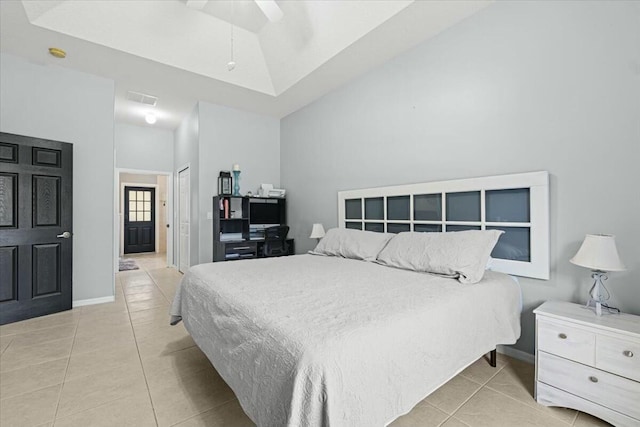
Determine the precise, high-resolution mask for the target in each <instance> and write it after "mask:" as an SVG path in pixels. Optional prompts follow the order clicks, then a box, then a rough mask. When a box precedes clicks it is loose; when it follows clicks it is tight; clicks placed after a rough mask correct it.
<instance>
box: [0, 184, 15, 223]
mask: <svg viewBox="0 0 640 427" xmlns="http://www.w3.org/2000/svg"><path fill="white" fill-rule="evenodd" d="M0 203H1V204H0V229H2V228H16V227H17V226H18V223H17V221H18V174H15V173H6V172H4V173H0Z"/></svg>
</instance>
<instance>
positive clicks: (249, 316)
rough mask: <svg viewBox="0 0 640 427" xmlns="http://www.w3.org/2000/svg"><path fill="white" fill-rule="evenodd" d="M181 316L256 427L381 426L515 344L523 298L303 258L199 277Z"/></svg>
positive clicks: (240, 265)
mask: <svg viewBox="0 0 640 427" xmlns="http://www.w3.org/2000/svg"><path fill="white" fill-rule="evenodd" d="M429 234H432V233H429ZM433 234H439V233H433ZM442 234H445V233H442ZM446 234H456V233H446ZM496 239H497V238H496ZM494 243H495V242H494ZM489 252H490V249H489ZM483 269H484V267H483ZM171 314H172V316H173V321H174V322H175V321H179V320H180V319H181V320H183V321H184V324H185V327H186V329H187V330H188V331H189V333H190V334H191V335H192V337H193V339H194V341H195V342H196V344H197V345H198V346H199V347H200V348H201V349H202V350H203V352H204V353H205V354H206V355H207V357H208V358H209V359H210V360H211V362H212V363H213V365H214V366H215V368H216V369H217V370H218V372H219V373H220V375H221V376H222V378H223V379H224V380H225V381H226V382H227V383H228V384H229V386H230V387H231V388H232V389H233V391H234V392H235V393H236V396H237V397H238V400H239V402H240V404H241V406H242V408H243V409H244V410H245V412H246V413H247V415H248V416H249V417H250V418H251V419H252V420H253V421H254V422H255V423H256V424H257V425H258V426H261V427H268V426H278V427H280V426H350V427H351V426H353V427H355V426H367V427H371V426H384V425H387V424H389V423H390V422H392V421H393V420H394V419H396V418H397V417H399V416H401V415H403V414H405V413H408V412H409V411H410V410H411V409H412V408H413V407H414V406H415V405H416V404H417V403H418V402H419V401H421V400H422V399H424V398H425V397H426V396H427V395H429V394H430V393H432V392H433V391H434V390H436V389H437V388H438V387H440V386H441V385H442V384H444V383H445V382H447V381H448V380H449V379H451V378H452V377H453V376H455V375H457V374H458V373H459V372H460V371H462V370H463V369H464V368H465V367H467V366H468V365H470V364H471V363H473V362H474V361H476V360H477V359H478V358H480V357H481V356H482V355H483V354H485V353H487V352H489V351H492V350H494V349H495V347H496V345H497V344H513V343H515V342H516V340H517V339H518V337H519V336H520V290H519V287H518V285H517V283H516V282H515V281H514V280H513V278H512V277H510V276H508V275H505V274H502V273H496V272H491V271H487V272H486V273H484V275H483V277H482V280H480V281H479V282H478V283H475V284H473V285H465V284H462V283H460V281H458V280H455V279H452V278H449V277H443V276H438V275H433V274H426V273H424V272H419V271H412V270H407V269H401V268H392V267H390V266H386V265H380V264H379V263H376V262H370V261H365V260H361V259H348V258H344V257H340V256H319V255H311V254H304V255H296V256H289V257H282V258H272V259H255V260H246V261H242V262H226V263H209V264H202V265H198V266H194V267H192V268H191V269H190V270H189V271H188V272H187V274H186V275H185V276H184V278H183V280H182V282H181V285H180V287H179V289H178V291H177V293H176V296H175V299H174V302H173V305H172V308H171Z"/></svg>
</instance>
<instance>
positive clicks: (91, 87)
mask: <svg viewBox="0 0 640 427" xmlns="http://www.w3.org/2000/svg"><path fill="white" fill-rule="evenodd" d="M113 104H114V83H113V81H111V80H107V79H104V78H101V77H96V76H92V75H89V74H84V73H81V72H77V71H73V70H69V69H64V68H59V67H54V66H48V67H44V66H40V65H36V64H33V63H30V62H27V61H25V60H23V59H21V58H18V57H15V56H11V55H6V54H0V130H1V131H2V132H10V133H16V134H21V135H27V136H34V137H38V138H46V139H53V140H58V141H63V142H70V143H72V144H73V156H74V161H73V233H74V235H73V299H74V301H78V300H85V299H92V298H100V297H105V296H113V287H114V271H113V265H114V264H113V262H114V259H113V256H114V254H113V241H114V240H113V239H114V234H113V233H114V230H113V224H114V219H113V213H114V205H113V202H114V173H113V167H114V143H113V126H114V124H113Z"/></svg>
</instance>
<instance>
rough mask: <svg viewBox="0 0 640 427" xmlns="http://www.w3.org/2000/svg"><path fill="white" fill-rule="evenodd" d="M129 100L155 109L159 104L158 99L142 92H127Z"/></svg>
mask: <svg viewBox="0 0 640 427" xmlns="http://www.w3.org/2000/svg"><path fill="white" fill-rule="evenodd" d="M127 99H128V100H129V101H133V102H139V103H140V104H144V105H149V106H151V107H155V106H156V103H157V102H158V97H157V96H153V95H147V94H145V93H140V92H133V91H131V90H130V91H128V92H127Z"/></svg>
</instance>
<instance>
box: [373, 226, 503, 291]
mask: <svg viewBox="0 0 640 427" xmlns="http://www.w3.org/2000/svg"><path fill="white" fill-rule="evenodd" d="M502 233H504V231H502V230H486V231H480V230H477V231H476V230H470V231H458V232H449V233H416V232H405V233H400V234H397V235H396V236H395V237H394V238H393V239H391V240H390V241H389V243H388V244H387V245H386V247H385V248H384V249H383V250H382V251H381V252H380V254H378V262H379V263H380V264H383V265H387V266H390V267H396V268H403V269H405V270H414V271H421V272H426V273H435V274H441V275H445V276H450V277H456V278H457V279H458V280H459V281H460V282H461V283H477V282H479V281H480V280H482V277H483V276H484V272H485V268H486V266H487V261H488V259H489V256H490V255H491V251H492V250H493V247H494V246H495V245H496V243H497V242H498V239H499V238H500V235H501V234H502Z"/></svg>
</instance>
